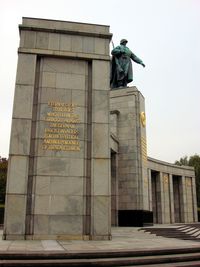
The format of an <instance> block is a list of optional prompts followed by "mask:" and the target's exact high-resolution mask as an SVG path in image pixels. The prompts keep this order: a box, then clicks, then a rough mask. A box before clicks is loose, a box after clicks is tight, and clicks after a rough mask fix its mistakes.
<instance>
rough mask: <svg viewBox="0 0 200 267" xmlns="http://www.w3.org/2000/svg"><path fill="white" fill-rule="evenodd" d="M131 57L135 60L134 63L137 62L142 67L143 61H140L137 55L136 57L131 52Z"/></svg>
mask: <svg viewBox="0 0 200 267" xmlns="http://www.w3.org/2000/svg"><path fill="white" fill-rule="evenodd" d="M131 59H132V60H133V61H134V62H136V63H138V64H141V65H142V66H143V67H145V65H144V63H143V61H142V60H141V59H140V58H139V57H137V56H136V55H135V54H133V53H132V54H131Z"/></svg>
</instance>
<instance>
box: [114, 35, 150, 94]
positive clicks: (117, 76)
mask: <svg viewBox="0 0 200 267" xmlns="http://www.w3.org/2000/svg"><path fill="white" fill-rule="evenodd" d="M127 43H128V41H127V40H126V39H122V40H121V41H120V45H119V46H117V47H115V48H114V49H113V50H112V51H111V54H112V62H111V77H110V87H111V88H112V89H114V88H119V87H127V84H128V83H130V82H132V81H133V71H132V63H131V59H132V60H133V61H134V62H136V63H138V64H141V65H142V66H143V67H145V65H144V63H143V62H142V60H141V59H139V58H138V57H137V56H136V55H134V54H133V52H132V51H131V50H130V49H129V48H128V47H127V46H126V44H127Z"/></svg>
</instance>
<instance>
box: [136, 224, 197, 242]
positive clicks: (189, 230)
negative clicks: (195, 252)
mask: <svg viewBox="0 0 200 267" xmlns="http://www.w3.org/2000/svg"><path fill="white" fill-rule="evenodd" d="M140 230H141V231H144V232H148V233H151V234H155V235H157V236H163V237H169V238H178V239H182V240H192V241H197V242H199V241H200V224H197V223H196V224H194V223H193V224H192V223H191V224H181V225H177V226H176V227H160V228H159V227H149V228H148V227H144V228H141V229H140Z"/></svg>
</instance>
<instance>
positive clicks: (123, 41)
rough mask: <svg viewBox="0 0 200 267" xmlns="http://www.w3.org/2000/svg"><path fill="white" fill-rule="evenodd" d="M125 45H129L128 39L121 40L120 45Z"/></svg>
mask: <svg viewBox="0 0 200 267" xmlns="http://www.w3.org/2000/svg"><path fill="white" fill-rule="evenodd" d="M123 43H128V41H127V40H126V39H121V41H120V44H123Z"/></svg>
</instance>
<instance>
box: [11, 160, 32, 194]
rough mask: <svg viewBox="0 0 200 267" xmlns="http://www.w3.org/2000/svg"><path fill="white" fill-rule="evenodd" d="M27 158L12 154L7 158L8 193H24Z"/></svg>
mask: <svg viewBox="0 0 200 267" xmlns="http://www.w3.org/2000/svg"><path fill="white" fill-rule="evenodd" d="M28 168H29V158H28V157H26V156H12V157H10V159H9V168H8V182H7V191H8V192H9V194H26V193H27V179H28Z"/></svg>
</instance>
